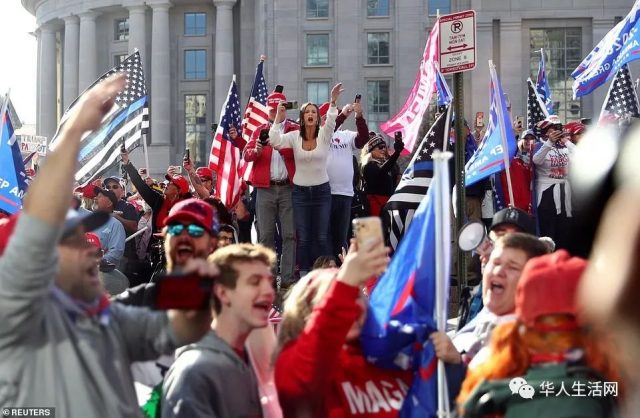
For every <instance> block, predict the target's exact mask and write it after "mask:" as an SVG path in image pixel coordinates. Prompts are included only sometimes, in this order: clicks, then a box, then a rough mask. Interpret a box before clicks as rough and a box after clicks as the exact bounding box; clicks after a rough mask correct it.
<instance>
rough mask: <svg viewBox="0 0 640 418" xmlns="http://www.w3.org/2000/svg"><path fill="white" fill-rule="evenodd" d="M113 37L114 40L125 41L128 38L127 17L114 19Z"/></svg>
mask: <svg viewBox="0 0 640 418" xmlns="http://www.w3.org/2000/svg"><path fill="white" fill-rule="evenodd" d="M114 28H115V30H114V37H113V39H114V40H116V41H126V40H127V39H129V19H128V18H125V19H116V21H115V24H114Z"/></svg>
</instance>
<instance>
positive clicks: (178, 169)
mask: <svg viewBox="0 0 640 418" xmlns="http://www.w3.org/2000/svg"><path fill="white" fill-rule="evenodd" d="M174 168H175V170H174V173H175V174H179V175H180V174H182V166H181V165H176V166H174Z"/></svg>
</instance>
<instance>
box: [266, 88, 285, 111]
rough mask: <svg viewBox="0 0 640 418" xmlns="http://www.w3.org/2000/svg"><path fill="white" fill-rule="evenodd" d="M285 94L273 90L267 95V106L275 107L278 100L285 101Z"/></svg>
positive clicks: (278, 102)
mask: <svg viewBox="0 0 640 418" xmlns="http://www.w3.org/2000/svg"><path fill="white" fill-rule="evenodd" d="M286 101H287V96H285V95H284V93H279V92H276V91H274V92H273V93H271V94H270V95H268V96H267V106H268V107H269V109H277V108H278V105H279V104H280V102H286Z"/></svg>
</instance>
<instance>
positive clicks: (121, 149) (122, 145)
mask: <svg viewBox="0 0 640 418" xmlns="http://www.w3.org/2000/svg"><path fill="white" fill-rule="evenodd" d="M125 152H127V147H126V146H125V145H124V142H122V144H120V153H122V154H124V153H125Z"/></svg>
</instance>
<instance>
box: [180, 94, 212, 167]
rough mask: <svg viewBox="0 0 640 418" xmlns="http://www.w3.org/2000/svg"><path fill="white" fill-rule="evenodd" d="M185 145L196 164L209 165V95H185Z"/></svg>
mask: <svg viewBox="0 0 640 418" xmlns="http://www.w3.org/2000/svg"><path fill="white" fill-rule="evenodd" d="M184 132H185V146H186V148H187V149H188V150H189V156H190V157H191V161H193V163H194V165H195V166H196V167H197V166H203V165H207V162H206V160H207V158H208V154H207V96H205V95H204V94H188V95H186V96H184Z"/></svg>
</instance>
